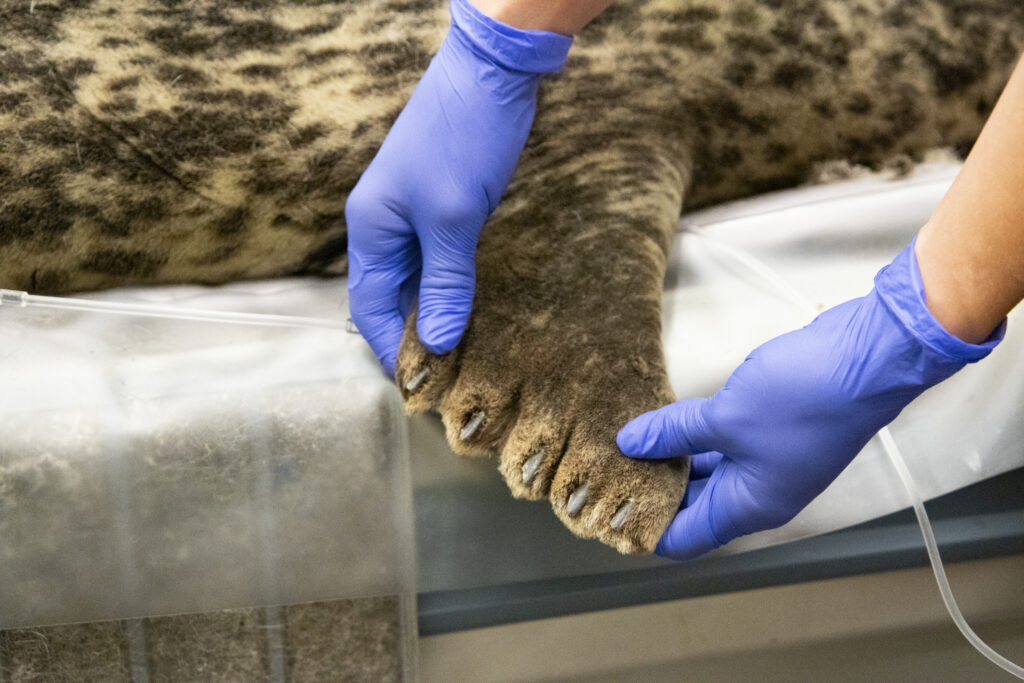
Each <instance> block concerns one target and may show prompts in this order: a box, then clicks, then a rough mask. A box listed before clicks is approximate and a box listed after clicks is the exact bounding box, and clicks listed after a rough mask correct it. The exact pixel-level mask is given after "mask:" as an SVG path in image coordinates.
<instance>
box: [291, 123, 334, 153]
mask: <svg viewBox="0 0 1024 683" xmlns="http://www.w3.org/2000/svg"><path fill="white" fill-rule="evenodd" d="M325 135H327V127H326V126H325V125H323V124H322V123H312V124H310V125H308V126H303V127H302V128H299V129H298V130H297V131H295V133H294V134H292V135H289V136H288V143H289V144H290V145H291V146H292V147H295V148H301V147H305V146H306V145H308V144H309V143H311V142H313V141H314V140H317V139H319V138H322V137H323V136H325Z"/></svg>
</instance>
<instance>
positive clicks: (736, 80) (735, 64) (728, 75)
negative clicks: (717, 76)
mask: <svg viewBox="0 0 1024 683" xmlns="http://www.w3.org/2000/svg"><path fill="white" fill-rule="evenodd" d="M756 73H757V65H756V64H754V62H752V61H750V60H747V59H734V60H733V61H731V62H729V63H728V64H727V65H726V66H725V72H724V73H723V75H724V76H725V80H727V81H729V82H730V83H732V84H733V85H746V84H747V83H749V82H750V81H751V79H752V78H753V77H754V74H756Z"/></svg>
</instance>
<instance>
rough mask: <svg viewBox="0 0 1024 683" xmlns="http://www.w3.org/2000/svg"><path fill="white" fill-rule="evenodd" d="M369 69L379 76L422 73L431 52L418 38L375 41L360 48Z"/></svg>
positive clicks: (360, 55) (361, 55)
mask: <svg viewBox="0 0 1024 683" xmlns="http://www.w3.org/2000/svg"><path fill="white" fill-rule="evenodd" d="M359 57H360V59H361V60H363V63H364V64H365V65H366V68H367V70H368V71H369V72H370V73H371V74H373V75H374V76H378V77H386V76H394V75H397V74H404V73H417V74H419V73H422V72H423V71H424V70H426V68H427V65H428V64H429V63H430V53H428V52H427V51H426V50H424V49H423V45H422V43H420V41H418V40H406V41H391V42H383V43H373V44H371V45H366V46H364V47H363V48H361V49H360V50H359Z"/></svg>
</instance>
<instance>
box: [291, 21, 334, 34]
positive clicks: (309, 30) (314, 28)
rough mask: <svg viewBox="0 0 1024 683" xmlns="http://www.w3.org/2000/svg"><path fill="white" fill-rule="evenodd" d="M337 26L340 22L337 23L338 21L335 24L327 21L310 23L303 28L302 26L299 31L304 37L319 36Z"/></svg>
mask: <svg viewBox="0 0 1024 683" xmlns="http://www.w3.org/2000/svg"><path fill="white" fill-rule="evenodd" d="M337 26H338V24H336V23H335V24H327V23H324V24H310V25H309V26H305V27H303V28H300V29H299V30H298V32H297V33H298V34H299V35H300V36H303V37H305V36H319V35H322V34H324V33H330V32H331V31H333V30H334V29H335V28H337Z"/></svg>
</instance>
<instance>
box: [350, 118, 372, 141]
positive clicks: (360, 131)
mask: <svg viewBox="0 0 1024 683" xmlns="http://www.w3.org/2000/svg"><path fill="white" fill-rule="evenodd" d="M371 128H373V125H372V124H370V122H369V121H360V122H359V123H357V124H356V127H355V128H353V129H352V137H353V138H361V137H363V136H364V135H366V134H367V133H368V132H369V131H370V129H371Z"/></svg>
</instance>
